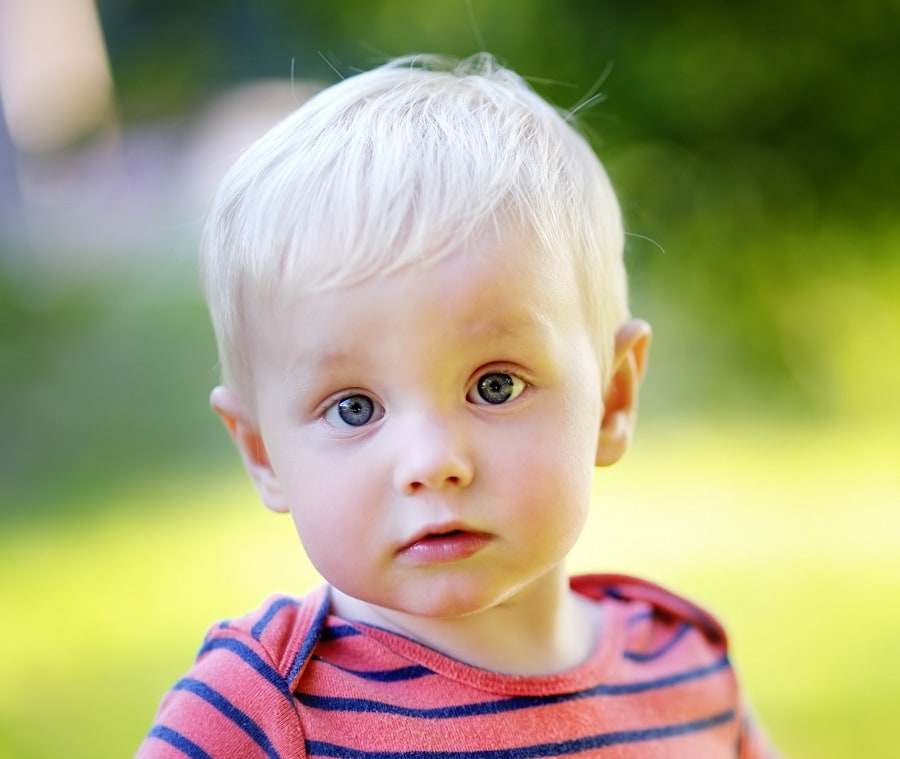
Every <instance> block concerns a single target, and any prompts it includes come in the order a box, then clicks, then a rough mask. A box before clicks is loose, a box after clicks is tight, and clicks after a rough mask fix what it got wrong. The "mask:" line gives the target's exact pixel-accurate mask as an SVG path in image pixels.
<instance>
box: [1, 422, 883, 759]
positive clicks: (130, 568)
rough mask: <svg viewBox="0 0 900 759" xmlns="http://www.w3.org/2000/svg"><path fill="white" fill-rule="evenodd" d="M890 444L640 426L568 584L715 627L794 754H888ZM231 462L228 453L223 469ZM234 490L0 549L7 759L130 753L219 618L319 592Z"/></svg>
mask: <svg viewBox="0 0 900 759" xmlns="http://www.w3.org/2000/svg"><path fill="white" fill-rule="evenodd" d="M898 448H900V446H898V438H897V435H896V432H895V430H893V429H890V426H889V425H886V426H885V430H884V432H883V433H879V432H873V431H872V430H866V431H863V430H853V429H846V428H839V427H823V428H815V429H811V428H802V429H801V428H791V427H787V428H778V427H774V426H769V427H763V426H760V427H749V428H738V427H731V428H729V429H714V428H709V427H702V428H696V429H691V428H690V427H688V426H686V425H683V424H679V425H673V426H672V427H671V428H669V429H666V430H652V429H642V430H641V438H640V439H639V443H638V445H637V446H636V448H635V450H634V451H633V452H632V453H631V454H630V455H629V457H628V458H627V460H626V461H625V462H623V463H622V464H620V465H619V466H617V467H615V468H613V469H610V470H608V471H602V472H599V473H598V477H597V488H596V491H597V492H596V500H597V504H596V508H595V510H594V513H593V515H592V517H591V521H590V524H589V526H588V529H587V531H586V533H585V535H584V537H583V539H582V541H581V542H580V543H579V545H578V546H577V548H576V550H575V552H574V554H573V556H572V568H573V570H576V571H599V570H604V571H627V572H632V573H636V574H641V575H643V576H645V577H648V578H650V579H653V580H656V581H658V582H661V583H663V584H665V585H668V586H670V587H673V588H674V589H677V590H679V591H681V592H683V593H685V594H687V595H689V596H691V597H693V598H694V599H695V600H698V601H700V602H701V603H703V604H704V605H706V606H707V607H709V608H711V609H712V610H714V611H716V612H717V613H718V614H719V616H720V617H721V618H722V619H723V620H724V621H725V622H726V624H727V627H728V629H729V631H730V635H731V640H732V645H733V649H734V656H735V660H736V662H737V664H738V667H739V669H740V671H741V673H742V676H743V679H744V682H745V684H746V686H747V690H748V691H749V693H750V697H751V700H752V702H753V703H754V705H755V707H756V710H757V712H758V713H759V714H760V716H761V718H762V720H763V722H764V723H765V725H766V727H767V729H768V731H769V732H770V734H771V735H772V737H773V738H774V740H775V742H776V743H777V744H778V746H779V747H780V748H781V750H782V751H783V753H784V754H785V756H789V757H792V758H793V759H813V758H814V757H815V758H816V759H821V758H822V757H826V758H827V757H846V756H860V757H867V758H875V759H877V758H879V757H884V758H885V759H887V757H890V756H894V755H895V753H894V752H895V750H896V741H895V739H894V736H893V735H892V734H891V725H892V724H893V722H894V714H893V712H894V710H895V707H896V705H897V704H898V703H900V663H898V661H900V657H898V655H897V650H896V649H897V645H898V644H900V614H898V613H897V612H896V606H895V604H896V599H897V598H898V597H900V560H898V557H900V529H898V528H900V510H898V504H900V475H898V474H897V467H896V462H897V461H898V460H900V456H898V453H900V450H898ZM235 462H236V457H235ZM236 467H237V464H236V463H235V468H234V470H232V471H231V472H230V473H229V474H227V475H224V476H219V477H213V476H209V477H207V478H204V479H203V480H202V481H196V482H186V481H184V480H182V479H180V478H177V477H175V476H173V477H171V478H168V479H167V478H164V477H160V479H159V480H157V481H154V482H151V483H147V482H141V483H140V484H139V483H138V482H137V481H136V482H135V483H134V485H133V487H131V488H126V489H122V490H120V491H119V492H116V493H111V494H109V496H108V497H109V501H110V502H109V503H108V504H105V507H104V508H97V509H93V510H91V512H90V514H91V516H86V517H84V518H79V517H78V513H79V512H77V511H75V510H74V509H73V511H72V512H71V513H70V514H69V516H61V514H63V513H65V512H64V510H60V509H53V510H51V511H50V512H48V515H52V518H51V517H49V516H48V519H46V520H44V521H41V520H39V519H34V520H29V521H25V522H22V523H21V524H16V525H14V527H13V528H12V529H8V530H5V531H4V532H3V534H2V535H0V552H2V553H0V556H2V559H0V587H2V588H3V591H2V597H0V598H2V600H0V615H2V620H3V638H4V646H3V651H4V654H3V657H2V661H0V682H2V683H3V687H2V688H0V756H2V757H10V758H13V757H15V758H16V759H38V758H41V759H43V758H44V757H47V758H49V757H54V758H57V757H63V756H64V757H67V758H69V759H75V758H77V757H91V758H92V759H103V757H122V756H129V755H131V754H132V753H133V752H134V750H135V748H136V747H137V745H138V743H139V742H140V740H141V737H142V735H143V733H144V732H145V731H146V729H147V727H148V726H149V724H150V722H151V720H152V717H153V713H154V711H155V708H156V704H157V702H158V700H159V698H160V696H161V695H162V693H163V691H164V690H165V689H166V688H167V687H168V686H169V685H171V684H172V683H173V682H174V680H175V679H177V677H178V676H179V675H180V674H181V673H183V671H184V670H185V669H186V667H187V666H189V664H190V661H191V658H192V655H193V653H194V651H195V650H196V648H197V646H198V645H199V643H200V640H201V637H202V634H203V632H204V630H205V628H206V627H207V625H208V624H210V623H211V622H212V621H214V620H215V619H218V618H221V617H227V616H231V615H236V614H239V613H242V612H244V611H248V610H249V609H250V608H252V607H254V606H256V605H257V604H258V603H259V602H260V601H261V599H262V598H263V597H264V596H265V595H267V594H268V593H270V592H273V591H289V592H295V593H300V592H303V591H304V590H306V589H307V588H309V587H311V586H313V585H315V584H316V583H317V581H318V580H317V578H316V575H315V573H314V572H313V571H312V569H311V568H310V567H309V565H308V564H307V563H306V561H305V560H304V558H303V556H302V552H301V549H300V546H299V543H298V542H297V539H296V537H295V535H294V531H293V525H292V524H291V523H290V521H289V519H287V518H283V517H279V516H275V515H272V514H270V513H268V512H266V511H265V510H264V509H263V507H262V506H260V505H258V504H257V501H256V498H255V495H254V493H253V492H252V491H251V488H250V486H249V484H248V483H247V482H246V481H245V479H244V478H243V476H242V474H241V473H240V472H238V471H237V468H236Z"/></svg>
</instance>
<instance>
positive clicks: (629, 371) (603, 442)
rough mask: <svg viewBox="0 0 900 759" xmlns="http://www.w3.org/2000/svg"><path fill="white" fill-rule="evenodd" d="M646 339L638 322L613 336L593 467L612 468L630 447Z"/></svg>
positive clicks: (648, 332) (644, 365) (645, 329)
mask: <svg viewBox="0 0 900 759" xmlns="http://www.w3.org/2000/svg"><path fill="white" fill-rule="evenodd" d="M650 336H651V330H650V325H649V324H647V322H645V321H643V320H641V319H631V320H629V321H627V322H626V323H625V324H623V325H622V327H621V328H620V329H619V331H618V332H617V333H616V347H615V357H614V360H613V373H612V376H611V377H610V380H609V384H608V385H607V387H606V391H605V394H604V398H603V422H602V423H601V425H600V436H599V439H598V442H597V458H596V464H597V466H610V465H611V464H615V463H616V462H617V461H618V460H619V459H620V458H622V456H623V455H624V454H625V451H626V450H628V445H629V444H630V443H631V436H632V433H633V432H634V423H635V419H636V417H637V405H638V391H639V389H640V386H641V382H642V381H643V379H644V373H645V372H646V369H647V352H648V350H649V348H650Z"/></svg>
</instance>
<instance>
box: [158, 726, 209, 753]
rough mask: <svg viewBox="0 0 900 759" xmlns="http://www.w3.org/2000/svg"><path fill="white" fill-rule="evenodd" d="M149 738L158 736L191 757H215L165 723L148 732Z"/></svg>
mask: <svg viewBox="0 0 900 759" xmlns="http://www.w3.org/2000/svg"><path fill="white" fill-rule="evenodd" d="M147 737H148V738H157V739H159V740H161V741H163V742H164V743H168V744H169V745H170V746H174V747H175V748H177V749H178V750H179V751H180V752H181V753H182V754H184V755H185V756H188V757H190V759H213V758H212V757H211V756H210V755H209V754H207V753H206V752H205V751H204V750H203V749H202V748H200V747H199V746H198V745H197V744H196V743H194V742H193V741H191V740H188V739H187V738H185V737H184V736H183V735H182V734H181V733H179V732H177V731H176V730H172V728H170V727H166V726H165V725H156V726H154V728H153V729H152V730H151V731H150V732H149V733H148V734H147Z"/></svg>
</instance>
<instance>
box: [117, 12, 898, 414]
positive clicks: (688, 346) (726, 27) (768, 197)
mask: <svg viewBox="0 0 900 759" xmlns="http://www.w3.org/2000/svg"><path fill="white" fill-rule="evenodd" d="M513 8H514V10H513ZM100 9H101V14H102V18H103V22H104V25H105V30H106V36H107V39H108V42H109V47H110V54H111V57H112V63H113V69H114V72H115V77H116V80H117V85H118V90H119V93H120V104H121V108H122V112H123V114H124V115H125V117H126V119H131V120H140V119H146V118H149V117H154V118H159V117H160V116H161V115H164V114H181V115H183V114H185V113H190V112H192V111H196V110H197V109H198V108H200V107H201V106H202V105H203V104H204V103H206V102H208V101H209V100H210V99H211V98H213V97H214V96H215V95H216V94H217V93H219V92H221V91H222V90H223V89H225V88H227V87H230V86H232V85H234V84H235V83H236V82H240V81H247V80H253V79H258V78H267V77H277V78H286V77H288V76H289V75H290V76H294V77H295V78H297V79H301V78H312V79H317V80H321V81H324V82H333V81H336V80H337V79H338V77H341V76H345V75H349V74H352V73H353V72H354V71H355V70H358V69H364V68H368V67H370V66H372V65H374V64H376V63H378V62H379V61H381V60H384V59H387V58H390V57H393V56H395V55H399V54H403V53H409V52H418V51H429V52H430V51H435V52H445V53H449V54H454V55H468V54H470V53H473V52H475V51H477V50H479V49H481V48H486V49H488V50H490V51H491V52H493V53H494V54H495V55H497V56H499V57H500V58H501V59H502V60H504V61H506V62H507V63H508V64H509V65H511V66H512V67H513V68H515V69H516V70H517V71H519V72H521V73H522V74H523V75H525V76H526V77H529V78H530V79H531V81H532V82H533V84H534V86H535V88H536V89H537V90H538V91H540V92H541V93H542V94H544V95H545V96H546V97H547V98H548V99H550V100H551V101H552V102H554V103H556V104H557V105H559V106H561V107H566V108H572V107H577V106H578V105H579V103H581V102H583V101H584V100H585V99H586V98H587V97H589V96H590V95H591V94H593V93H594V92H595V91H596V90H597V89H599V91H600V92H601V93H602V95H603V99H605V102H602V103H600V104H593V105H590V106H589V107H586V108H584V109H583V110H581V111H580V115H581V120H582V122H583V127H584V129H585V131H586V133H587V134H588V135H589V136H590V137H591V138H592V140H593V141H594V142H595V144H596V146H597V148H598V151H599V153H600V155H601V157H602V158H603V160H604V162H605V163H606V164H607V167H608V169H609V171H610V173H611V175H612V177H613V180H614V184H615V185H616V187H617V188H618V190H619V193H620V196H621V200H622V203H623V206H624V210H625V213H626V220H627V222H628V227H629V229H630V230H631V231H632V233H634V237H632V238H631V240H630V245H629V248H630V250H629V257H630V265H631V269H632V271H633V278H634V281H635V284H636V287H635V293H636V294H635V303H636V306H637V307H638V308H639V310H650V311H652V310H654V308H655V305H654V304H657V303H663V304H668V305H669V306H671V307H672V308H671V309H669V310H665V311H664V312H663V313H661V314H660V318H661V319H662V322H660V323H658V324H657V328H658V332H659V331H660V330H661V332H662V335H661V336H662V337H664V338H666V339H668V337H669V334H668V333H669V332H670V331H671V332H672V333H676V334H674V338H675V343H677V344H678V346H679V349H680V350H682V358H683V357H684V355H685V353H686V354H687V355H689V356H692V357H702V356H704V355H709V356H710V357H714V358H715V360H716V361H717V362H719V364H720V365H721V366H727V367H728V370H727V371H726V373H730V374H731V375H732V376H734V377H737V376H740V377H754V378H759V380H760V385H759V398H758V399H757V400H758V402H760V403H761V404H762V405H767V404H769V403H774V404H775V406H776V407H777V408H778V410H779V411H780V410H781V409H783V408H787V407H793V408H794V409H795V410H799V409H806V410H811V411H813V412H821V411H822V410H826V411H831V410H832V408H831V401H832V400H833V396H835V395H841V391H839V390H838V391H835V390H832V389H828V390H825V391H823V389H822V388H823V387H830V386H831V385H832V384H833V378H831V377H829V376H823V377H822V378H821V379H820V378H818V377H816V376H815V375H816V374H817V372H818V371H826V368H825V365H827V364H828V363H829V362H828V360H826V359H824V358H822V359H819V358H818V357H816V356H814V355H812V353H813V352H812V351H809V350H807V351H806V353H807V354H810V357H811V358H812V359H813V360H814V364H815V366H814V367H812V368H811V369H810V370H806V371H797V355H796V351H795V349H794V346H795V344H797V343H798V342H800V343H804V344H806V345H807V347H809V345H811V344H812V343H813V341H814V340H815V339H817V338H818V337H819V335H818V333H817V332H816V331H815V330H813V332H811V333H810V334H809V335H808V336H806V337H805V336H804V335H803V334H800V333H802V332H803V330H804V328H805V325H813V324H814V323H815V320H816V319H817V318H818V317H817V314H815V313H812V312H810V313H807V314H806V316H805V318H801V319H800V321H797V320H796V319H797V314H796V313H794V312H795V311H796V309H794V310H793V311H794V312H792V313H788V312H787V311H786V310H785V309H784V308H783V307H782V302H781V299H782V298H784V297H787V298H790V297H791V293H792V292H793V291H794V290H795V289H797V288H801V289H803V288H805V287H806V285H807V283H808V282H809V281H810V278H813V279H816V280H818V279H819V278H822V279H823V280H825V281H829V280H833V281H836V282H850V283H852V286H855V287H861V286H865V283H868V282H871V281H872V280H871V275H872V271H873V269H875V270H877V269H878V268H879V267H880V266H881V265H891V266H893V271H892V274H891V277H892V279H891V282H892V283H893V284H892V286H894V285H896V284H897V276H896V275H897V272H896V265H895V259H896V254H895V252H896V242H897V234H896V232H895V230H896V227H897V221H896V218H895V217H896V207H897V201H898V199H900V195H898V185H897V181H896V177H897V176H898V173H900V140H898V139H897V134H900V110H898V109H897V108H895V107H893V101H894V92H895V88H896V81H897V79H898V76H900V55H898V54H897V45H896V42H897V39H900V4H898V3H897V2H896V0H888V1H887V2H873V1H872V0H861V1H860V2H855V3H840V4H837V5H830V6H824V5H822V4H821V3H817V2H813V0H797V1H796V2H792V3H776V2H774V0H768V1H767V2H762V3H754V4H739V5H735V4H727V3H719V2H712V0H691V1H690V2H674V1H673V0H668V1H661V2H653V3H651V2H606V3H600V2H597V3H583V2H577V1H576V0H568V1H558V0H553V1H552V2H551V0H519V1H518V2H516V3H515V4H514V6H513V5H512V4H510V3H509V2H507V1H506V0H470V1H469V2H467V1H466V0H452V1H451V0H446V1H443V2H427V3H421V2H418V3H414V2H408V1H407V2H402V1H401V0H375V1H373V0H345V2H341V3H334V2H324V0H304V1H303V2H297V1H296V0H266V1H265V2H258V3H246V2H238V1H237V0H232V1H230V2H224V3H223V2H218V0H216V1H213V0H179V2H177V3H176V2H174V0H168V1H167V2H158V1H157V0H153V1H151V0H105V1H102V2H101V3H100ZM645 238H649V241H647V240H645ZM834 239H840V240H841V241H842V242H844V243H846V246H842V245H835V244H833V240H834ZM660 248H661V249H662V250H663V251H665V252H664V253H661V252H660V250H659V249H660ZM877 278H878V275H877V274H876V279H877ZM645 304H648V305H645ZM831 307H832V308H838V309H840V308H841V304H840V303H839V302H838V303H834V304H831ZM847 320H848V324H847V328H848V329H850V330H851V331H858V330H860V329H861V328H862V326H863V325H864V323H865V318H864V317H863V316H861V315H859V314H854V313H852V312H848V313H847ZM889 320H890V321H892V322H893V323H894V325H895V326H896V325H897V324H898V316H897V311H896V309H895V310H894V312H893V313H892V314H890V315H889ZM851 322H852V324H851ZM857 322H859V323H857ZM674 323H677V324H678V328H677V329H672V330H669V329H668V327H669V324H674ZM685 327H686V328H687V330H686V331H687V333H688V334H692V335H693V338H692V339H691V338H685V337H684V336H683V335H682V336H681V337H679V335H678V334H677V333H679V332H682V333H683V332H685ZM658 342H660V341H658ZM668 344H669V345H672V343H668ZM820 349H823V350H824V347H823V346H820ZM820 365H821V366H820ZM801 368H802V367H801ZM731 370H733V371H731ZM705 377H707V378H708V379H704V378H705ZM717 379H718V377H713V376H710V373H709V372H698V373H697V376H694V377H693V378H692V379H691V382H690V383H689V384H690V385H691V388H689V390H687V391H685V392H684V393H683V396H682V397H680V398H677V402H678V405H679V406H681V405H683V404H684V403H688V404H690V403H691V402H692V397H697V396H702V397H703V398H704V399H705V402H719V403H720V404H725V405H727V404H733V403H734V402H735V401H737V400H740V401H741V402H746V401H747V400H748V398H747V397H745V396H747V386H746V383H742V382H738V383H721V382H717V381H716V380H717ZM651 382H652V380H651ZM698 382H699V383H700V384H699V387H698V385H697V383H698ZM754 384H756V383H755V381H754ZM698 391H699V392H698ZM742 394H743V395H742ZM750 396H751V397H750V398H749V399H750V400H752V392H751V393H750ZM661 405H664V404H661Z"/></svg>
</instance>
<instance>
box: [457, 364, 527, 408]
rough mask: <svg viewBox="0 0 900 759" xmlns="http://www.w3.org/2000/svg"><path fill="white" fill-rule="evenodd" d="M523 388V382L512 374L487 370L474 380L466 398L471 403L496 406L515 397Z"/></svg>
mask: <svg viewBox="0 0 900 759" xmlns="http://www.w3.org/2000/svg"><path fill="white" fill-rule="evenodd" d="M524 389H525V383H524V382H523V381H522V380H521V379H519V378H518V377H515V376H513V375H512V374H507V373H506V372H488V373H487V374H482V375H481V376H480V377H479V378H478V379H477V380H476V382H475V385H474V387H473V388H472V389H471V390H470V391H469V392H468V394H467V395H466V398H467V400H469V401H471V402H472V403H490V404H491V405H495V406H496V405H498V404H500V403H508V402H509V401H511V400H513V399H514V398H517V397H518V396H519V395H520V394H521V392H522V391H523V390H524Z"/></svg>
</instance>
